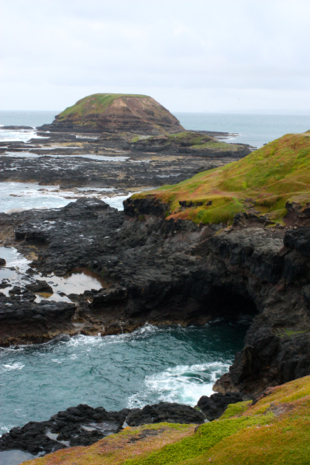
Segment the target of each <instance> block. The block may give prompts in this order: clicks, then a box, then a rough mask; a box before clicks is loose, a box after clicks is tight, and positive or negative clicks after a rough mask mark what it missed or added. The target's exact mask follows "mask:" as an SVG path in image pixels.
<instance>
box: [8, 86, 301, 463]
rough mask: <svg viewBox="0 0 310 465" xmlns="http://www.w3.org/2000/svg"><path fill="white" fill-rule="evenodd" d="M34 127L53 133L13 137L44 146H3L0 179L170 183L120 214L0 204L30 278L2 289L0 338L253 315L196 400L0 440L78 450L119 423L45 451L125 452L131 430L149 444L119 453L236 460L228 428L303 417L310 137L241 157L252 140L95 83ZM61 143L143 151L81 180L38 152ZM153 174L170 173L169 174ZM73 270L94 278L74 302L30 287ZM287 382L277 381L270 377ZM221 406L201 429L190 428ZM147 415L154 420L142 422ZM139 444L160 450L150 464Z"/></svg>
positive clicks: (81, 414) (62, 459)
mask: <svg viewBox="0 0 310 465" xmlns="http://www.w3.org/2000/svg"><path fill="white" fill-rule="evenodd" d="M48 131H49V132H48ZM38 134H39V135H42V136H44V137H46V136H47V135H48V137H49V138H48V139H44V140H41V141H40V142H38V140H32V141H30V143H29V144H28V145H27V146H26V147H25V144H24V145H23V144H22V143H20V144H16V143H14V144H12V147H11V148H10V150H12V151H15V153H16V152H17V153H18V152H19V153H21V152H24V151H25V150H27V151H28V153H32V154H37V155H43V156H42V157H38V158H36V159H35V162H33V161H32V160H33V159H31V160H30V159H27V158H26V157H24V158H23V157H20V158H17V162H16V158H15V165H17V166H15V168H16V169H15V170H14V171H10V170H9V168H6V169H5V167H8V166H9V165H10V160H9V158H10V156H9V153H8V152H9V151H10V150H9V151H8V149H7V148H2V149H1V163H2V164H3V165H2V170H1V181H4V180H6V181H7V180H18V181H21V180H27V179H28V180H29V179H32V180H35V181H37V182H40V183H43V184H44V183H47V182H48V181H49V182H50V183H55V184H56V183H59V184H60V185H62V186H63V187H66V186H68V185H74V186H88V187H94V186H106V187H107V186H111V183H114V184H113V185H114V186H117V187H118V188H122V189H132V187H133V185H135V186H136V187H137V190H140V191H141V187H153V188H154V187H158V186H162V185H163V184H167V179H168V180H169V184H170V185H165V186H164V187H160V188H159V189H157V190H152V191H148V192H142V193H141V192H140V193H138V194H136V195H133V196H132V197H131V198H129V199H127V200H126V201H125V202H124V211H117V210H116V209H114V208H111V207H109V205H107V204H106V203H105V202H103V201H101V200H98V199H87V198H86V199H85V198H84V199H79V200H77V201H76V202H71V203H69V204H68V205H67V206H65V207H64V208H60V209H52V210H29V211H23V212H14V213H10V214H4V213H2V214H0V225H1V229H0V239H1V243H2V245H7V246H14V247H16V248H17V249H18V250H19V251H20V252H21V253H23V254H24V255H25V256H26V257H29V259H31V260H32V261H31V263H30V267H29V269H28V270H27V274H28V277H31V276H32V277H33V282H32V284H30V285H29V284H28V285H27V286H26V285H25V286H23V284H21V285H20V286H14V287H12V286H11V289H10V291H9V294H8V295H7V294H5V293H0V305H1V307H0V320H1V327H0V345H1V346H3V347H9V346H11V345H15V344H21V343H22V344H32V343H42V342H47V341H50V340H53V338H68V337H70V336H73V335H76V334H80V333H81V334H85V335H93V334H96V335H97V334H98V333H101V335H102V336H103V337H104V336H105V335H111V334H118V333H121V332H130V331H133V330H134V329H136V328H138V327H140V326H142V325H144V324H145V323H146V322H149V323H153V324H155V325H164V324H166V325H171V324H176V323H178V324H181V325H184V326H186V325H202V324H205V323H206V322H208V321H210V320H211V319H214V318H218V317H228V316H236V315H247V316H250V318H251V320H252V322H251V326H250V328H249V330H248V332H247V335H246V338H245V344H244V348H243V350H242V351H241V352H239V353H237V354H236V357H235V361H234V363H233V365H232V366H231V368H230V371H229V373H226V374H225V375H223V376H222V377H221V378H220V379H219V380H218V381H217V382H216V384H215V387H214V389H215V390H216V391H218V393H217V394H214V395H213V396H211V397H206V396H203V397H202V398H201V399H200V400H199V402H198V405H197V409H196V410H195V409H191V408H190V407H187V408H185V406H180V405H175V404H158V405H154V406H147V407H145V408H144V409H133V410H131V411H129V410H127V409H125V410H123V411H120V412H107V411H105V410H104V409H103V408H97V409H92V408H90V407H88V406H86V405H79V406H78V407H72V408H69V409H68V410H66V411H65V412H59V413H58V414H57V415H54V416H53V417H52V418H51V419H50V420H47V421H46V422H41V423H34V422H31V423H29V424H27V425H25V426H24V427H23V428H14V429H12V430H11V432H9V433H7V434H5V435H3V437H2V438H1V439H0V451H5V450H11V449H20V450H23V451H28V452H30V453H33V454H37V453H49V452H51V451H56V450H58V449H64V448H66V447H68V446H78V445H84V446H88V445H90V444H93V443H95V442H96V441H98V440H99V439H100V438H103V437H105V436H107V435H108V434H110V433H111V432H117V431H120V430H121V429H123V428H124V427H126V426H128V425H129V426H135V427H137V429H129V430H127V429H125V430H124V431H123V432H121V433H119V436H111V437H110V438H105V439H102V440H101V442H99V443H96V444H94V445H93V446H91V447H92V449H91V448H90V449H88V448H85V449H82V452H81V449H79V450H78V451H77V450H75V449H72V451H71V450H70V449H69V450H68V452H67V453H66V454H64V452H63V451H60V452H58V453H56V454H55V460H56V461H55V462H53V463H59V464H60V463H62V464H69V463H71V464H72V463H73V462H76V463H79V464H82V463H86V462H83V460H84V459H85V460H86V461H87V460H88V458H87V457H89V455H88V454H92V453H93V454H97V455H96V457H97V456H98V457H99V455H100V453H101V452H98V450H97V448H98V447H99V446H98V445H100V448H101V449H100V450H104V451H106V452H108V453H112V452H111V450H113V454H114V455H115V454H116V455H117V452H115V451H117V450H118V449H120V448H121V449H122V451H123V450H124V451H125V452H124V454H127V455H126V457H127V458H128V459H133V457H134V459H135V460H136V458H135V456H133V455H131V452H130V451H131V450H132V449H131V448H132V447H133V444H136V443H137V442H139V441H141V444H142V446H141V447H142V448H143V444H144V443H145V441H150V442H151V447H150V451H151V452H149V451H144V452H143V453H142V452H141V451H140V452H139V454H140V455H141V454H142V455H141V456H143V458H142V459H141V462H140V461H139V459H137V460H136V461H135V462H130V463H152V464H153V463H160V464H163V463H167V464H169V463H183V462H182V460H183V461H184V460H185V458H184V457H186V459H193V460H192V461H190V462H188V463H193V464H194V463H204V462H198V461H195V460H197V459H198V455H199V454H200V455H199V457H200V456H201V457H200V458H199V460H200V459H201V460H205V459H206V460H209V461H212V462H214V463H232V462H229V461H227V460H228V459H227V457H228V456H229V453H228V452H227V454H226V456H225V457H224V455H225V454H224V452H223V451H225V450H227V451H233V452H231V454H235V453H237V452H236V449H234V443H233V442H231V443H229V444H230V445H229V446H227V449H225V447H226V446H225V447H224V446H222V445H221V442H222V441H224V442H225V438H230V436H232V435H234V434H239V436H238V438H239V439H238V441H237V442H238V443H239V444H240V441H243V439H242V438H243V436H242V435H243V434H246V433H247V432H248V434H249V435H250V436H249V435H248V436H247V438H248V440H249V441H250V444H254V443H255V442H257V443H258V444H261V443H262V444H263V443H264V436H263V433H262V431H263V430H264V431H265V425H267V426H268V435H269V437H270V435H272V434H273V435H274V437H276V438H277V432H276V431H277V428H278V426H277V425H279V424H281V425H282V424H283V428H285V427H286V426H285V425H287V423H289V421H292V422H297V421H298V418H300V417H302V420H300V421H301V423H302V422H303V421H304V420H303V418H305V417H304V416H303V415H305V413H307V412H308V410H309V408H308V407H305V406H302V405H301V403H298V402H297V400H298V399H303V398H305V399H308V397H309V396H310V387H309V386H310V384H309V379H308V378H309V377H308V376H307V375H309V373H310V337H309V335H310V316H309V315H310V312H309V308H310V290H309V276H310V262H309V258H310V255H309V250H310V248H309V244H310V229H309V226H310V210H309V205H310V191H309V179H310V177H309V176H310V171H309V164H308V158H309V154H310V133H309V132H308V133H304V134H294V135H287V136H284V137H282V138H280V139H278V140H277V141H274V142H272V143H270V144H268V145H267V146H265V147H263V148H262V149H260V150H258V151H255V152H253V153H251V149H250V148H249V147H246V146H242V145H234V144H226V143H225V142H223V141H219V140H218V139H217V138H216V136H217V137H218V136H219V135H216V134H211V133H207V132H194V131H185V130H184V129H183V128H182V126H180V124H179V122H178V121H177V120H176V119H175V118H174V117H173V116H172V115H171V114H170V113H169V112H168V111H167V110H165V109H164V108H163V107H162V106H161V105H159V104H158V103H157V102H155V101H154V100H153V99H151V98H150V97H146V96H130V95H126V96H125V95H119V94H116V95H114V94H97V95H94V96H90V97H86V98H85V99H82V100H80V101H79V102H77V104H76V105H74V106H73V107H69V108H68V109H67V110H65V111H64V112H63V113H61V114H60V115H58V116H57V117H56V119H55V121H54V122H53V123H52V124H51V125H45V126H43V127H41V128H39V131H38ZM95 135H96V136H95ZM81 137H82V138H81ZM94 137H96V139H94ZM222 137H224V136H223V135H222ZM7 145H9V144H7ZM56 149H57V150H58V152H57V153H61V152H62V153H63V152H65V153H66V154H67V155H70V157H72V158H74V156H76V155H77V154H80V155H81V156H83V153H84V154H86V153H88V154H92V155H93V156H94V157H95V156H96V155H97V156H98V155H109V156H111V157H113V156H115V157H116V156H124V157H125V156H126V157H128V159H129V160H131V161H133V162H138V163H133V165H134V166H135V168H133V169H132V170H130V169H129V163H131V162H130V161H128V162H124V161H122V162H120V165H119V167H118V168H117V169H116V168H115V167H114V168H113V169H114V171H113V169H112V168H111V170H110V168H109V166H107V165H105V167H104V169H103V168H102V169H101V168H100V166H99V162H98V161H96V160H95V159H94V160H92V161H91V162H90V165H89V168H88V170H87V167H86V166H85V170H83V172H81V173H79V174H78V175H76V176H71V173H72V172H73V167H71V168H68V169H67V170H66V169H64V170H62V169H58V170H57V172H56V173H55V174H52V170H51V169H50V166H51V165H48V164H47V163H48V162H49V163H53V160H55V159H52V160H48V158H49V156H50V155H48V153H47V152H48V150H49V151H51V150H56ZM49 153H50V152H49ZM67 158H68V157H67ZM145 159H147V160H148V162H147V163H144V164H143V160H145ZM43 162H44V163H43ZM231 162H232V163H231ZM27 163H28V165H27ZM31 163H32V165H31ZM36 163H37V164H36ZM55 163H59V162H58V159H57V161H55ZM62 163H67V161H66V162H62ZM93 163H96V166H93V165H92V164H93ZM111 163H112V162H111ZM121 163H123V164H126V166H123V167H122V166H121ZM43 164H46V166H47V168H45V169H44V167H43ZM59 166H62V165H58V167H59ZM63 166H64V165H63ZM38 167H41V168H40V169H38ZM137 167H139V168H137ZM155 170H157V171H158V170H160V173H161V175H163V174H164V173H165V175H166V176H167V177H166V179H165V182H160V181H159V180H160V179H161V178H160V177H159V175H158V176H157V177H156V176H155V175H154V171H155ZM176 171H177V172H179V175H178V176H175V174H176ZM193 175H195V176H194V177H192V176H193ZM126 176H127V177H126ZM188 178H190V179H188ZM185 179H187V180H185ZM180 180H182V181H183V182H182V183H178V181H180ZM134 183H135V184H134ZM138 187H139V189H138ZM0 263H2V266H4V265H5V263H4V262H0ZM75 270H86V271H87V272H89V273H92V274H93V275H96V276H97V277H98V278H99V279H100V280H101V281H100V282H101V288H100V289H99V290H95V289H89V290H87V291H85V292H84V293H83V294H70V295H68V296H67V297H68V298H69V299H70V302H71V303H68V302H51V301H47V300H44V299H43V300H41V302H39V303H37V302H35V295H36V292H38V290H39V291H40V290H41V291H44V289H45V290H47V286H48V283H46V282H44V279H43V278H44V276H46V275H48V274H49V273H54V274H55V275H56V276H67V275H69V274H70V273H72V272H74V271H75ZM38 273H40V274H41V279H38V278H37V274H38ZM0 286H1V287H2V289H5V288H7V287H10V282H9V281H8V280H3V281H2V283H1V284H0ZM56 340H57V339H56ZM302 377H306V378H302ZM283 383H288V384H284V386H282V387H281V386H280V387H279V385H283ZM293 393H294V395H293ZM296 396H297V397H296ZM197 401H198V399H197ZM228 405H229V407H228V409H227V410H226V408H227V406H228ZM307 409H308V410H307ZM197 410H198V411H197ZM225 410H226V412H225ZM223 412H224V413H223ZM308 413H309V412H308ZM221 415H222V416H221ZM219 417H220V421H219V422H215V423H208V424H207V425H202V426H200V427H198V429H196V428H197V426H195V427H193V426H192V425H191V426H189V425H188V423H195V424H196V425H197V424H201V423H203V422H205V421H206V420H210V421H211V422H212V420H214V419H216V418H219ZM222 420H225V421H223V422H222ZM161 422H166V423H161ZM167 422H168V423H167ZM103 423H105V426H104V427H103V426H102V427H100V426H99V425H102V424H103ZM156 423H159V425H154V424H156ZM171 423H178V424H179V425H178V426H176V425H169V424H171ZM301 423H298V425H299V426H298V425H297V426H296V431H297V433H298V434H299V433H300V430H301V429H302V428H303V426H300V425H301ZM145 424H148V425H150V424H152V425H151V426H147V427H144V426H141V425H145ZM251 427H253V428H254V427H255V431H254V432H252V430H251ZM212 428H213V429H212ZM258 428H260V429H259V431H257V429H258ZM281 428H282V426H281ZM298 428H299V429H298ZM214 431H215V433H214V435H213V436H212V434H213V433H212V432H214ZM290 431H291V430H290ZM197 433H198V434H197ZM297 433H296V434H297ZM288 434H293V433H288ZM294 434H295V433H294ZM295 436H296V435H295ZM295 436H294V438H295ZM116 437H118V439H115V438H116ZM29 438H31V439H29ZM186 438H187V439H186ZM203 438H204V439H203ZM206 438H207V439H206ZM208 438H209V439H208ZM210 438H216V439H214V440H213V439H210ZM240 438H241V439H240ZM179 441H181V442H179ZM182 441H185V442H182ZM186 441H188V442H186ZM203 441H204V442H203ZM208 441H209V442H208ZM212 441H213V442H212ZM251 441H252V442H251ZM190 443H191V444H192V447H190V446H189V445H188V444H190ZM148 444H149V442H148ZM165 444H170V445H171V444H172V446H171V447H172V448H173V451H174V452H173V454H176V455H175V457H177V458H178V461H175V462H171V457H170V456H169V453H168V452H167V451H165V450H163V449H162V446H163V445H165ZM217 444H218V445H219V447H218V448H217V449H216V447H217ZM183 446H184V447H185V449H183ZM135 447H136V446H135ZM213 447H215V449H214V450H213V449H212V448H213ZM249 448H251V446H249ZM169 450H170V449H169ZM183 450H186V453H185V456H183V455H182V451H183ZM251 450H252V449H251ZM152 451H153V452H152ZM154 451H155V452H154ZM210 451H211V452H210ZM221 451H222V452H221ZM198 452H199V454H198ZM80 453H81V454H82V455H83V454H85V455H84V458H81V456H80V455H79V454H80ZM149 453H152V454H155V455H156V454H157V455H158V461H156V460H157V458H156V460H155V458H154V457H153V458H152V456H150V457H148V454H149ZM166 453H167V454H168V455H167V456H166V455H165V454H166ZM253 453H254V455H255V450H254V452H253ZM59 454H62V455H59ZM72 454H74V455H72ZM98 454H99V455H98ZM113 454H112V455H113ZM139 454H138V455H139ZM197 454H198V455H197ZM212 454H213V455H212ZM221 454H222V455H221ZM223 454H224V455H223ZM114 455H113V457H114ZM157 455H156V457H157ZM244 456H246V455H244ZM73 457H74V460H73ZM115 457H116V456H115ZM169 457H170V458H169ZM173 457H174V456H173ZM221 457H222V458H221ZM223 457H224V458H223ZM116 458H117V457H116ZM116 458H115V460H116ZM213 459H214V460H213ZM57 460H58V461H57ZM70 460H71V461H70ZM113 460H114V459H112V462H111V463H122V462H120V461H118V462H113ZM117 460H120V458H119V457H118V458H117ZM144 460H145V461H144ZM169 460H170V461H169ZM216 460H218V461H216ZM221 460H222V461H221ZM223 460H224V461H223ZM225 460H226V461H225ZM31 463H35V462H31ZM38 463H42V464H43V463H48V462H47V461H45V459H40V461H39V462H38ZM98 463H101V462H98ZM102 463H105V462H102ZM106 463H110V462H106ZM240 463H247V462H240ZM249 463H255V462H249ZM258 463H259V462H258ZM271 463H278V462H271ZM279 463H280V462H279ZM292 463H295V462H292ZM301 463H306V462H301Z"/></svg>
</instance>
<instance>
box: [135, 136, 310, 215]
mask: <svg viewBox="0 0 310 465" xmlns="http://www.w3.org/2000/svg"><path fill="white" fill-rule="evenodd" d="M142 197H148V198H152V197H153V198H156V199H158V200H159V201H162V202H164V203H166V204H168V205H169V207H170V211H171V214H170V215H169V216H168V218H175V219H178V218H182V219H189V220H192V221H194V222H196V223H204V224H207V223H221V222H222V223H230V222H232V220H233V217H234V215H236V214H237V213H240V212H254V213H257V214H259V215H260V214H261V215H266V216H267V218H269V219H270V220H271V221H274V222H280V223H281V222H282V221H283V217H284V216H285V215H286V214H287V209H286V203H287V202H290V203H292V202H296V203H297V204H299V205H300V206H301V207H302V208H303V207H307V205H308V204H310V131H308V132H306V133H302V134H287V135H285V136H283V137H281V138H280V139H277V140H274V141H273V142H270V143H269V144H267V145H266V146H264V147H263V148H261V149H259V150H256V151H254V152H252V153H251V154H250V155H248V156H246V157H245V158H242V159H241V160H238V161H236V162H233V163H230V164H228V165H225V166H223V167H220V168H215V169H213V170H209V171H204V172H201V173H199V174H197V175H196V176H194V177H193V178H191V179H188V180H186V181H183V182H181V183H179V184H176V185H173V186H163V187H160V188H159V189H157V190H154V191H149V192H148V193H142V194H136V195H133V196H132V199H137V198H142ZM179 202H182V205H181V204H180V203H179Z"/></svg>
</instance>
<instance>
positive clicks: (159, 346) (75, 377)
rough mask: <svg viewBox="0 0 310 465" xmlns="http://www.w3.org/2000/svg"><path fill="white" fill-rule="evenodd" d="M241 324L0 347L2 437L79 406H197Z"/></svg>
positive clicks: (226, 360)
mask: <svg viewBox="0 0 310 465" xmlns="http://www.w3.org/2000/svg"><path fill="white" fill-rule="evenodd" d="M245 330H246V326H245V325H243V324H240V322H239V324H237V322H227V321H226V322H225V321H224V320H222V321H216V322H214V323H209V324H207V325H206V326H203V327H189V328H183V327H180V326H174V327H155V326H152V325H146V326H144V327H143V328H141V329H139V330H137V331H135V332H134V333H132V334H120V335H116V336H106V337H101V336H100V335H98V336H96V337H95V336H82V335H81V336H76V337H73V338H71V339H70V341H68V342H57V343H53V342H50V343H46V344H41V345H35V346H21V347H16V348H9V349H6V348H4V349H0V398H1V404H0V434H3V433H4V432H5V431H8V430H9V429H10V428H12V427H13V426H18V425H24V424H25V423H27V422H28V421H42V420H47V419H49V418H50V417H51V416H52V415H54V414H55V413H57V412H58V411H60V410H64V409H66V408H68V407H70V406H76V405H78V404H80V403H83V404H88V405H91V406H92V407H98V406H102V407H104V408H105V409H107V410H120V409H122V408H125V407H129V408H135V407H143V406H144V405H146V404H154V403H156V402H159V401H166V402H181V403H185V404H188V405H192V406H194V405H196V403H197V401H198V399H199V398H200V397H201V396H202V395H210V394H212V385H213V383H214V382H215V380H216V379H217V378H218V377H219V376H220V375H222V374H223V373H224V372H226V371H227V370H228V367H229V365H230V364H231V363H232V361H233V358H234V354H235V353H236V351H238V350H240V349H241V348H242V345H243V337H244V333H245Z"/></svg>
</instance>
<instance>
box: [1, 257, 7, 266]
mask: <svg viewBox="0 0 310 465" xmlns="http://www.w3.org/2000/svg"><path fill="white" fill-rule="evenodd" d="M5 265H6V261H5V260H4V258H0V266H5Z"/></svg>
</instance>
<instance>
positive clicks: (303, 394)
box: [25, 376, 310, 465]
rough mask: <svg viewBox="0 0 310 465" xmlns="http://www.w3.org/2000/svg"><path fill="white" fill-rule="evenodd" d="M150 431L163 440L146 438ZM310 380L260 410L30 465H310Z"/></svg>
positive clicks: (245, 407)
mask: <svg viewBox="0 0 310 465" xmlns="http://www.w3.org/2000/svg"><path fill="white" fill-rule="evenodd" d="M145 429H148V430H150V429H152V430H153V431H154V432H156V433H157V435H154V436H153V435H152V436H147V437H146V438H141V439H140V440H135V439H137V438H138V437H139V435H140V436H141V435H142V436H143V431H144V430H145ZM309 437H310V376H307V377H304V378H301V379H299V380H296V381H291V382H290V383H287V384H284V385H283V386H278V387H275V388H271V389H270V390H269V395H267V396H266V397H264V398H262V399H261V400H260V401H259V402H258V403H256V404H255V405H254V406H251V402H242V403H240V404H234V405H231V406H229V407H228V409H227V410H226V412H225V413H224V415H223V416H222V417H221V418H220V419H219V420H218V421H214V422H211V423H207V424H204V425H202V426H200V427H198V428H195V427H194V426H193V425H168V424H167V423H161V424H158V425H151V426H150V425H148V426H144V427H140V428H128V429H126V430H124V431H123V432H122V433H120V434H118V435H113V436H110V437H108V438H105V439H103V440H101V441H99V442H97V443H96V444H94V445H93V446H90V447H77V448H72V449H67V450H64V451H58V452H56V453H54V454H51V455H48V456H46V457H44V458H42V459H37V460H31V461H28V462H25V465H26V464H27V465H72V464H75V465H86V464H89V463H91V464H94V465H109V464H113V465H114V464H115V465H117V464H126V465H147V464H148V465H172V464H175V465H176V464H178V465H198V464H201V465H202V464H206V463H212V464H216V465H224V464H225V465H237V464H238V465H267V464H268V465H271V464H274V465H295V464H296V465H297V464H298V465H308V464H309V457H310V441H309Z"/></svg>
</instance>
